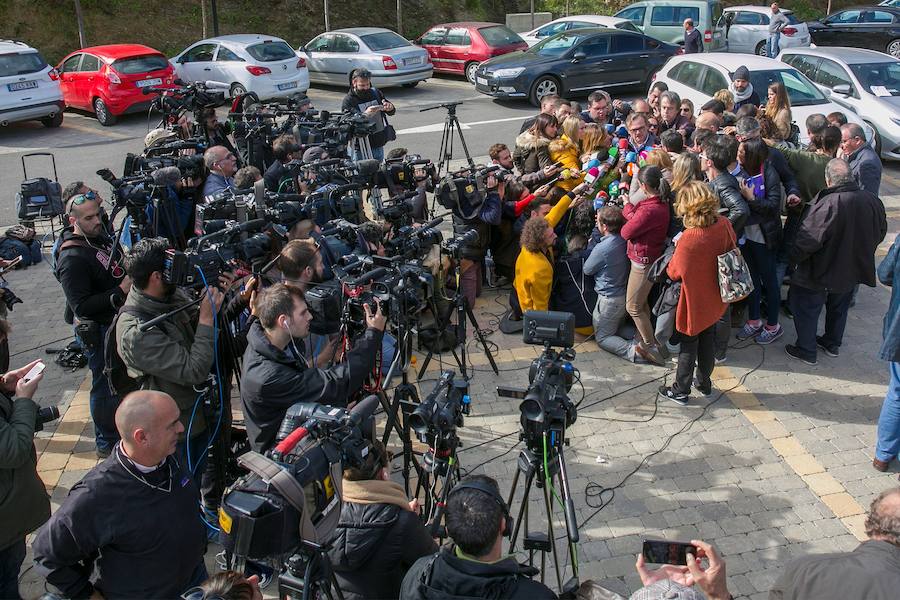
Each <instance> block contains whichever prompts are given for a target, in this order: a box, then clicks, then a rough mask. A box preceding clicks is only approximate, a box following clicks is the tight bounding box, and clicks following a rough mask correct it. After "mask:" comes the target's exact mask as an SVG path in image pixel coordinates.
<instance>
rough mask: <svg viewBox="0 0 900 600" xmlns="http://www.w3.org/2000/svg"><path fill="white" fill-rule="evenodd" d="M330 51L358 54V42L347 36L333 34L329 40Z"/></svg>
mask: <svg viewBox="0 0 900 600" xmlns="http://www.w3.org/2000/svg"><path fill="white" fill-rule="evenodd" d="M331 51H332V52H345V53H353V52H359V42H357V41H356V40H354V39H353V38H352V37H350V36H349V35H341V34H335V35H334V37H332V39H331Z"/></svg>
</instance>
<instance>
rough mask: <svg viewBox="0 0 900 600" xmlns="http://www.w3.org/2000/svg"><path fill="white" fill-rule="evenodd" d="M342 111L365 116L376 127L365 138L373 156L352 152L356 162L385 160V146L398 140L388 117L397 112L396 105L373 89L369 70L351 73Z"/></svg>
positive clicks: (355, 70) (342, 103) (356, 70)
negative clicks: (348, 90)
mask: <svg viewBox="0 0 900 600" xmlns="http://www.w3.org/2000/svg"><path fill="white" fill-rule="evenodd" d="M341 111H343V112H349V113H355V114H363V115H365V116H366V117H367V118H368V119H369V122H371V123H372V124H373V125H374V129H375V131H374V133H372V134H371V135H369V136H367V137H366V138H364V139H365V140H367V142H368V145H369V148H370V150H371V156H362V155H360V153H359V152H351V157H352V158H354V159H355V160H360V159H363V158H375V159H378V160H384V145H385V144H386V143H388V142H390V141H392V140H394V139H395V138H396V135H397V134H396V133H395V132H394V128H393V127H392V126H391V125H389V124H388V122H387V117H386V116H385V115H387V116H393V114H394V113H395V112H396V109H395V108H394V105H393V104H391V103H390V102H388V101H387V99H386V98H385V97H384V94H382V93H381V91H380V90H378V89H376V88H374V87H372V74H371V73H370V72H369V71H368V69H354V70H353V71H352V72H351V73H350V92H349V93H348V94H347V95H346V96H344V100H343V102H341Z"/></svg>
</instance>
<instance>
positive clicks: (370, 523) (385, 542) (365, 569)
mask: <svg viewBox="0 0 900 600" xmlns="http://www.w3.org/2000/svg"><path fill="white" fill-rule="evenodd" d="M389 465H390V455H389V453H388V450H387V449H386V448H385V447H384V444H382V443H381V441H380V440H376V441H375V442H374V444H373V446H372V448H371V450H370V452H369V456H368V458H367V461H366V464H365V465H364V466H362V467H359V468H356V467H353V468H348V469H345V470H344V477H343V498H342V501H343V502H342V504H341V520H340V524H339V525H338V527H337V529H336V530H335V535H334V538H333V539H332V541H331V544H332V545H331V550H330V551H329V553H328V554H329V558H330V559H331V564H332V566H333V567H334V573H335V575H336V576H337V580H338V585H339V586H340V588H341V591H342V592H343V593H344V598H346V599H347V600H363V599H365V598H373V599H374V598H397V597H398V596H399V595H400V584H401V583H402V581H403V576H404V575H406V572H407V571H408V570H409V568H410V567H411V566H412V565H413V563H414V562H416V561H417V560H418V559H420V558H421V557H423V556H428V555H430V554H433V553H434V552H437V550H438V546H437V544H436V543H435V542H434V540H433V539H432V538H431V536H430V535H428V531H427V530H426V529H425V525H423V523H422V521H421V520H419V517H418V514H417V513H418V509H419V502H418V500H412V501H410V500H409V499H408V498H407V497H406V493H405V492H404V491H403V486H402V485H400V484H399V483H396V482H394V481H391V477H390V474H389V473H388V468H389Z"/></svg>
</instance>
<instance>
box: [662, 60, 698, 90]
mask: <svg viewBox="0 0 900 600" xmlns="http://www.w3.org/2000/svg"><path fill="white" fill-rule="evenodd" d="M702 72H703V66H702V65H700V64H699V63H695V62H691V61H689V60H686V61H684V62H683V63H681V64H679V65H677V66H676V67H675V68H674V69H672V70H671V71H670V72H669V77H671V78H672V79H674V80H675V81H677V82H678V83H681V84H684V85H686V86H688V87H690V88H693V89H695V90H696V89H699V88H700V75H701V73H702Z"/></svg>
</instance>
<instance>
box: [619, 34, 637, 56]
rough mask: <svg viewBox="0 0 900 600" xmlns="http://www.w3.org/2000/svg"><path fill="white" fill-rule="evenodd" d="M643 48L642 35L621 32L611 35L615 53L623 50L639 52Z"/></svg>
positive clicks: (623, 51)
mask: <svg viewBox="0 0 900 600" xmlns="http://www.w3.org/2000/svg"><path fill="white" fill-rule="evenodd" d="M643 49H644V37H643V36H640V35H630V34H627V33H623V34H621V35H614V36H613V49H612V51H613V52H614V53H615V54H623V53H625V52H641V51H642V50H643Z"/></svg>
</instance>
